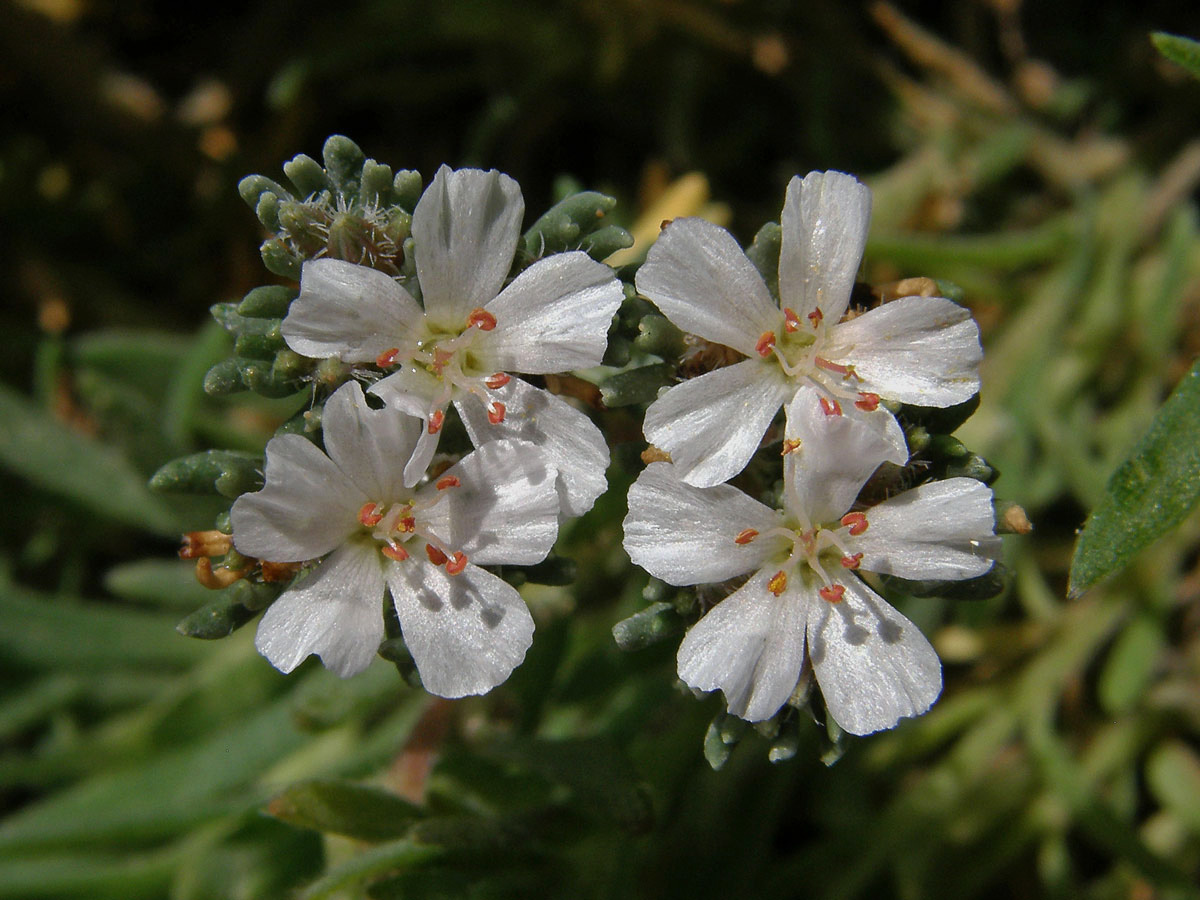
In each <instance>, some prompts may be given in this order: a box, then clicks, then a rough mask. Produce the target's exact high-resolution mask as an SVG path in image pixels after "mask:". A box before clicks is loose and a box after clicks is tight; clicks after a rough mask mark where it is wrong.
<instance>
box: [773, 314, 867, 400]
mask: <svg viewBox="0 0 1200 900" xmlns="http://www.w3.org/2000/svg"><path fill="white" fill-rule="evenodd" d="M828 332H829V327H828V325H827V324H826V322H825V315H824V313H822V312H821V309H820V308H819V307H818V308H817V309H814V310H813V311H812V312H810V313H809V314H808V315H807V316H804V317H801V316H800V315H798V314H797V313H796V311H795V310H793V309H790V308H788V307H785V308H784V309H783V323H782V324H781V326H780V327H779V328H777V329H776V330H775V331H764V332H763V333H762V335H761V336H760V337H759V339H758V343H757V344H756V345H755V349H756V350H757V351H758V355H759V356H761V357H762V358H763V359H771V358H774V359H775V361H776V362H777V363H778V364H779V367H780V368H781V369H782V370H783V372H784V374H785V375H787V376H788V377H789V378H791V379H792V380H793V381H802V380H805V381H809V382H812V383H813V384H815V385H817V386H818V387H820V388H822V389H823V390H824V393H826V394H828V395H829V401H830V402H829V404H828V405H826V403H824V402H822V408H823V409H824V410H825V414H826V415H842V409H841V405H840V401H846V402H848V403H852V404H854V406H856V407H858V408H859V409H861V410H864V411H866V412H870V411H872V410H874V409H875V408H876V407H877V406H878V405H879V395H878V394H873V393H869V392H866V391H860V390H859V389H858V385H859V381H860V378H859V376H858V373H857V372H855V371H854V366H852V365H846V364H842V363H836V362H833V361H832V360H829V359H826V358H825V357H824V356H822V355H821V354H822V351H823V350H824V348H825V346H826V345H827V344H828V342H829V341H828Z"/></svg>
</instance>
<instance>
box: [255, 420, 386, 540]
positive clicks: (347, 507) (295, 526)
mask: <svg viewBox="0 0 1200 900" xmlns="http://www.w3.org/2000/svg"><path fill="white" fill-rule="evenodd" d="M266 478H267V481H266V485H265V486H264V487H263V489H262V490H261V491H256V492H255V493H253V494H242V496H240V497H238V498H237V500H235V501H234V504H233V510H232V512H231V515H232V517H233V543H234V546H235V547H237V549H238V552H239V553H245V554H246V555H247V556H257V557H260V558H261V559H269V560H271V561H272V562H301V561H303V560H306V559H316V558H317V557H318V556H324V555H325V554H326V553H328V552H329V551H330V550H332V549H333V548H334V547H336V546H338V545H339V544H341V543H342V541H344V540H345V539H346V537H347V535H349V534H350V533H351V532H352V531H354V529H355V528H357V527H358V511H359V510H360V509H361V508H362V505H363V504H364V503H365V502H366V501H367V496H366V494H364V493H363V492H362V491H360V490H359V489H358V488H357V487H356V486H355V485H354V483H353V482H352V481H350V479H348V478H347V477H346V476H345V475H343V474H342V470H341V469H339V468H338V467H337V465H336V464H335V463H334V462H333V461H332V460H331V459H330V458H329V457H328V456H326V455H325V454H324V453H322V452H321V451H320V450H318V449H317V448H316V447H315V446H313V444H312V442H311V441H309V440H308V439H306V438H302V437H300V435H298V434H285V435H280V436H279V437H274V438H271V440H270V441H269V442H268V443H267V466H266Z"/></svg>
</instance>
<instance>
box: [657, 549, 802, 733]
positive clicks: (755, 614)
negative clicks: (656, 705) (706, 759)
mask: <svg viewBox="0 0 1200 900" xmlns="http://www.w3.org/2000/svg"><path fill="white" fill-rule="evenodd" d="M774 574H775V573H774V570H773V569H770V568H767V569H763V570H762V571H761V572H757V573H755V574H754V575H753V576H751V578H750V580H749V581H747V582H746V584H745V585H743V586H742V587H741V588H740V589H739V590H737V591H735V592H734V593H732V594H730V595H729V596H728V597H726V598H725V599H724V600H722V601H721V602H720V603H718V604H717V605H716V606H714V607H713V608H712V609H710V610H709V611H708V614H707V615H705V617H704V618H703V619H701V620H700V621H699V622H697V623H696V624H695V625H693V626H692V629H691V631H689V632H688V633H687V635H686V636H685V637H684V639H683V643H682V644H680V645H679V654H678V657H677V662H678V665H679V677H680V678H681V679H683V681H684V682H685V683H686V684H687V685H688V686H689V687H692V688H695V689H696V690H698V691H715V690H718V689H719V690H721V691H722V692H724V694H725V700H726V703H727V704H728V707H729V711H730V712H731V713H733V715H735V716H740V717H741V718H743V719H746V720H748V721H750V722H760V721H762V720H763V719H769V718H770V717H771V716H773V715H774V714H775V713H776V712H778V711H779V708H780V707H781V706H783V704H784V703H786V702H787V700H788V697H790V696H791V695H792V691H793V690H795V688H796V682H797V681H798V680H799V679H800V669H801V667H803V665H804V623H805V617H806V614H807V605H806V603H805V601H804V598H803V597H801V596H800V595H798V594H797V593H796V592H794V591H791V590H788V591H785V592H784V593H783V595H782V596H780V597H776V596H774V595H773V594H772V593H771V592H770V591H768V590H767V581H768V580H769V579H770V578H771V576H772V575H774Z"/></svg>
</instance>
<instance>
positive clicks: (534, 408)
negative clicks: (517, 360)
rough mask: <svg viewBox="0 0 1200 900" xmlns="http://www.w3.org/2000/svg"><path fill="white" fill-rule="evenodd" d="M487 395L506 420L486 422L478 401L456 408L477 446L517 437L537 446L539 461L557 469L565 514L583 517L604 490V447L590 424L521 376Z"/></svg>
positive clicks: (472, 399)
mask: <svg viewBox="0 0 1200 900" xmlns="http://www.w3.org/2000/svg"><path fill="white" fill-rule="evenodd" d="M489 395H490V396H491V397H492V398H494V399H495V400H497V401H499V402H501V403H503V404H504V405H505V412H504V421H503V422H500V423H499V424H498V425H493V424H492V423H491V422H489V421H488V417H487V407H485V406H484V404H483V402H482V401H481V400H479V398H477V397H474V396H468V397H463V398H462V399H461V400H460V401H458V402H457V403H456V404H455V407H456V408H457V409H458V414H459V416H460V418H462V420H463V424H464V425H465V426H466V428H467V434H468V435H469V436H470V438H471V442H472V443H473V444H474V445H475V446H476V447H481V446H483V445H484V444H485V443H487V442H488V441H496V440H503V439H516V440H520V441H527V442H529V443H530V444H534V445H536V446H537V447H538V448H539V449H540V451H541V454H542V457H543V458H544V459H545V460H546V461H547V463H549V465H551V466H553V467H554V468H555V469H557V470H558V478H559V481H558V484H559V493H560V495H561V498H562V506H563V512H564V513H565V514H566V515H568V516H581V515H583V514H584V513H585V512H587V511H588V510H589V509H591V508H592V504H593V503H595V502H596V498H597V497H599V496H600V495H601V494H603V493H604V490H605V488H607V487H608V480H607V479H606V478H605V476H604V470H605V469H607V468H608V445H607V444H606V443H605V442H604V435H602V434H601V433H600V430H599V429H598V428H597V427H596V426H595V425H593V424H592V420H591V419H589V418H588V417H587V416H585V415H584V414H583V413H581V412H580V411H579V410H577V409H575V407H573V406H571V405H570V404H569V403H567V402H566V401H564V400H562V399H560V398H558V397H556V396H554V395H553V394H551V393H550V392H549V391H544V390H542V389H540V388H535V387H534V386H533V385H531V384H528V383H527V382H525V381H522V380H521V379H520V378H514V379H512V380H511V381H510V382H509V383H508V384H506V385H505V386H504V387H502V388H498V389H497V390H494V391H490V392H489Z"/></svg>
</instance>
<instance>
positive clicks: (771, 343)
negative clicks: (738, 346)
mask: <svg viewBox="0 0 1200 900" xmlns="http://www.w3.org/2000/svg"><path fill="white" fill-rule="evenodd" d="M754 349H755V350H757V351H758V355H759V356H761V357H763V358H764V359H766V358H767V357H768V356H770V355H771V351H772V350H774V349H775V332H773V331H764V332H763V333H762V337H760V338H759V339H758V343H757V344H755V345H754Z"/></svg>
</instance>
